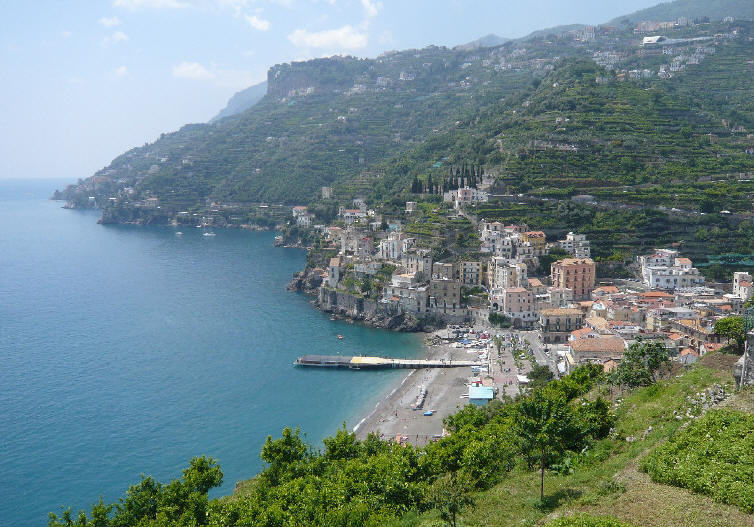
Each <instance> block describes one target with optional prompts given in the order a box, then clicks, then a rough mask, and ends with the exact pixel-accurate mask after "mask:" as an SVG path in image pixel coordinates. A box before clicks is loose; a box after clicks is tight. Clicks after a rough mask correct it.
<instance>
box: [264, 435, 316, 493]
mask: <svg viewBox="0 0 754 527" xmlns="http://www.w3.org/2000/svg"><path fill="white" fill-rule="evenodd" d="M308 452H309V448H308V447H307V446H306V443H304V442H303V441H302V440H301V437H299V429H298V428H296V430H295V431H293V430H291V429H290V428H289V427H287V426H286V427H285V428H284V429H283V437H281V438H280V439H272V436H267V441H265V443H264V446H262V453H261V458H262V460H263V461H266V462H267V463H269V464H270V467H269V468H268V469H267V470H266V471H265V472H264V474H265V476H267V477H268V478H269V479H270V481H272V482H273V483H277V482H279V479H280V476H281V475H282V472H284V471H285V470H286V469H287V468H288V466H289V465H291V464H292V463H295V462H297V461H301V460H303V459H304V458H305V457H306V455H307V454H308Z"/></svg>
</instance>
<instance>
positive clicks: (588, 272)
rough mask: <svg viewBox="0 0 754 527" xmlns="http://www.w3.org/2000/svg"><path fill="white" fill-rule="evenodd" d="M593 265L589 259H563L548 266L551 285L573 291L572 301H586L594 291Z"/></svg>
mask: <svg viewBox="0 0 754 527" xmlns="http://www.w3.org/2000/svg"><path fill="white" fill-rule="evenodd" d="M594 271H595V264H594V260H592V259H591V258H565V259H563V260H558V261H557V262H553V263H552V265H551V266H550V278H551V279H552V285H553V286H555V287H561V288H565V289H570V290H571V291H573V299H574V300H584V299H588V298H589V295H590V294H591V293H592V290H593V289H594Z"/></svg>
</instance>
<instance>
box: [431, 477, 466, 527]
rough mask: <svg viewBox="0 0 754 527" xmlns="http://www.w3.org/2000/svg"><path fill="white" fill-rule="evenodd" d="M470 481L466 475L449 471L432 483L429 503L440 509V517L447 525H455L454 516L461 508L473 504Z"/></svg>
mask: <svg viewBox="0 0 754 527" xmlns="http://www.w3.org/2000/svg"><path fill="white" fill-rule="evenodd" d="M470 488H471V482H470V481H469V480H468V477H466V476H464V475H463V474H461V475H460V476H459V475H458V472H450V473H448V474H445V475H444V476H441V477H440V478H438V479H437V480H436V481H435V483H434V484H433V485H432V489H431V491H430V492H431V495H430V503H431V504H432V507H433V508H435V509H437V510H439V511H440V517H441V518H442V519H443V521H445V522H447V524H448V525H452V526H453V527H456V516H457V515H458V514H460V512H461V510H462V509H463V508H464V507H466V506H468V505H473V504H474V499H473V498H472V497H471V495H470V494H469V490H468V489H470Z"/></svg>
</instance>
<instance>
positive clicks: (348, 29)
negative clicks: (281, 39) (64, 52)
mask: <svg viewBox="0 0 754 527" xmlns="http://www.w3.org/2000/svg"><path fill="white" fill-rule="evenodd" d="M288 40H290V41H291V43H293V45H294V46H297V47H306V48H328V49H359V48H364V47H366V45H367V36H366V34H365V33H362V32H360V31H358V30H357V29H356V28H354V27H353V26H351V25H345V26H343V27H341V28H338V29H328V30H325V31H307V30H306V29H296V30H295V31H294V32H293V33H291V34H290V35H288Z"/></svg>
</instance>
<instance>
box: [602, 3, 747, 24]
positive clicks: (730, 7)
mask: <svg viewBox="0 0 754 527" xmlns="http://www.w3.org/2000/svg"><path fill="white" fill-rule="evenodd" d="M727 16H732V17H735V18H744V19H747V20H754V3H752V2H750V1H749V0H675V1H673V2H663V3H660V4H658V5H656V6H654V7H648V8H647V9H642V10H640V11H636V12H634V13H631V14H628V15H625V16H620V17H618V18H615V19H613V20H611V21H610V22H608V23H609V24H620V23H621V22H622V21H623V20H631V21H634V22H638V21H640V20H657V21H664V20H676V19H678V18H680V17H687V18H692V19H693V18H703V17H708V18H709V19H710V20H722V19H723V18H724V17H727Z"/></svg>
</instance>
